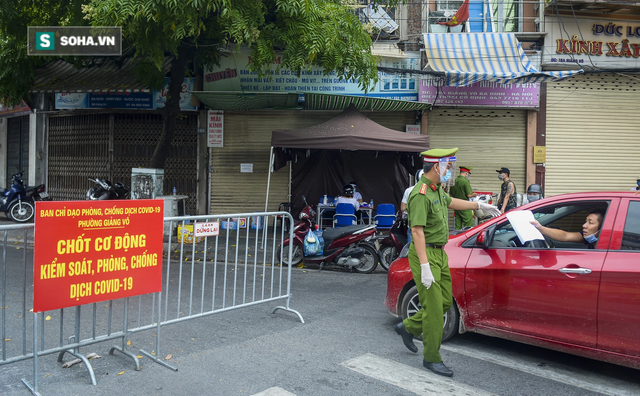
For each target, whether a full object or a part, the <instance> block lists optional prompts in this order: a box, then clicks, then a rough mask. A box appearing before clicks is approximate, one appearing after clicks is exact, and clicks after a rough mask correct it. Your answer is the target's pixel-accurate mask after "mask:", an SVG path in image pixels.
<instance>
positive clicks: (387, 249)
mask: <svg viewBox="0 0 640 396" xmlns="http://www.w3.org/2000/svg"><path fill="white" fill-rule="evenodd" d="M408 228H409V225H408V220H407V218H406V215H402V214H401V213H398V214H397V215H396V221H395V222H394V223H393V226H391V229H390V230H389V234H388V235H382V236H380V237H378V239H376V242H375V246H376V249H377V250H378V255H379V256H380V266H382V268H384V269H385V270H386V271H388V270H389V266H390V265H391V263H393V261H394V260H395V259H397V258H398V256H399V255H400V252H401V251H402V248H403V247H404V245H406V244H407V241H408V238H407V231H408Z"/></svg>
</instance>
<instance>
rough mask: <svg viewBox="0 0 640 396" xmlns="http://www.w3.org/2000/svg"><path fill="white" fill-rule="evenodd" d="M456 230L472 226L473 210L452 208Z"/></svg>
mask: <svg viewBox="0 0 640 396" xmlns="http://www.w3.org/2000/svg"><path fill="white" fill-rule="evenodd" d="M453 213H454V214H455V226H456V230H461V229H462V227H473V210H454V211H453Z"/></svg>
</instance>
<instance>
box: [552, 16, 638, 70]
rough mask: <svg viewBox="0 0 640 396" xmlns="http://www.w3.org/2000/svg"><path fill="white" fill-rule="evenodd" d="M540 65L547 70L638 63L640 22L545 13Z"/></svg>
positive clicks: (635, 65) (621, 66)
mask: <svg viewBox="0 0 640 396" xmlns="http://www.w3.org/2000/svg"><path fill="white" fill-rule="evenodd" d="M545 30H546V32H547V37H545V39H544V42H545V46H544V51H543V55H542V66H543V68H548V69H551V70H557V69H579V68H583V67H589V68H603V69H636V68H638V67H640V22H638V21H624V20H607V19H594V18H589V19H580V18H578V19H571V22H570V23H569V22H568V21H566V20H560V19H558V18H557V17H555V16H548V17H545Z"/></svg>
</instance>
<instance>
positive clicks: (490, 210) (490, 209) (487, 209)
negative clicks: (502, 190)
mask: <svg viewBox="0 0 640 396" xmlns="http://www.w3.org/2000/svg"><path fill="white" fill-rule="evenodd" d="M478 209H480V210H482V211H483V212H484V213H485V214H488V215H491V217H497V216H500V209H498V208H496V207H495V206H493V205H489V204H488V203H484V202H478Z"/></svg>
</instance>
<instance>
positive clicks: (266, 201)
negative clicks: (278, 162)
mask: <svg viewBox="0 0 640 396" xmlns="http://www.w3.org/2000/svg"><path fill="white" fill-rule="evenodd" d="M272 170H273V146H271V151H270V152H269V170H268V172H269V174H268V176H267V196H266V198H265V200H264V211H265V212H267V208H268V207H269V187H270V186H271V171H272Z"/></svg>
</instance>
